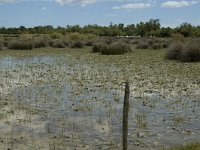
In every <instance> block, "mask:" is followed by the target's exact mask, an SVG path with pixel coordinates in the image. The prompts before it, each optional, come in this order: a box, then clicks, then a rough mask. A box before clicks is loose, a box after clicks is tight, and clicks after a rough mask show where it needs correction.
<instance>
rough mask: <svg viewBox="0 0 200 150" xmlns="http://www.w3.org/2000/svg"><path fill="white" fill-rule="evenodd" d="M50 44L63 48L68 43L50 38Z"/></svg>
mask: <svg viewBox="0 0 200 150" xmlns="http://www.w3.org/2000/svg"><path fill="white" fill-rule="evenodd" d="M50 46H51V47H56V48H65V47H67V46H69V44H68V43H67V42H66V41H63V40H59V39H56V40H52V41H51V42H50Z"/></svg>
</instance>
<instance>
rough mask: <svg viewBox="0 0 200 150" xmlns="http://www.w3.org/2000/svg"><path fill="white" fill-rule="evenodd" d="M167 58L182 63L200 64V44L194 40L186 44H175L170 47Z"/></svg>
mask: <svg viewBox="0 0 200 150" xmlns="http://www.w3.org/2000/svg"><path fill="white" fill-rule="evenodd" d="M165 57H166V59H170V60H180V61H182V62H198V61H200V43H199V42H198V41H193V40H192V41H189V42H187V43H186V44H182V43H180V42H175V43H173V44H172V45H171V46H170V47H169V49H168V51H167V53H166V56H165Z"/></svg>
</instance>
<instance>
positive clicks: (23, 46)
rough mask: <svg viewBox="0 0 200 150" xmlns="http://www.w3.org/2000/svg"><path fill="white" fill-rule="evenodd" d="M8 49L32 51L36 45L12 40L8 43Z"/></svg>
mask: <svg viewBox="0 0 200 150" xmlns="http://www.w3.org/2000/svg"><path fill="white" fill-rule="evenodd" d="M8 48H9V49H14V50H31V49H33V48H34V44H33V42H31V41H22V40H12V41H10V42H9V43H8Z"/></svg>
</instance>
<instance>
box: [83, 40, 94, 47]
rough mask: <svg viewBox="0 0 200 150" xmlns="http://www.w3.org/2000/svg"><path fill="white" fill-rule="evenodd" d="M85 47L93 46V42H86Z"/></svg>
mask: <svg viewBox="0 0 200 150" xmlns="http://www.w3.org/2000/svg"><path fill="white" fill-rule="evenodd" d="M85 46H93V41H86V42H85Z"/></svg>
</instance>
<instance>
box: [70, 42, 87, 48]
mask: <svg viewBox="0 0 200 150" xmlns="http://www.w3.org/2000/svg"><path fill="white" fill-rule="evenodd" d="M83 47H84V44H83V42H82V41H75V42H73V43H72V45H71V48H83Z"/></svg>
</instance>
